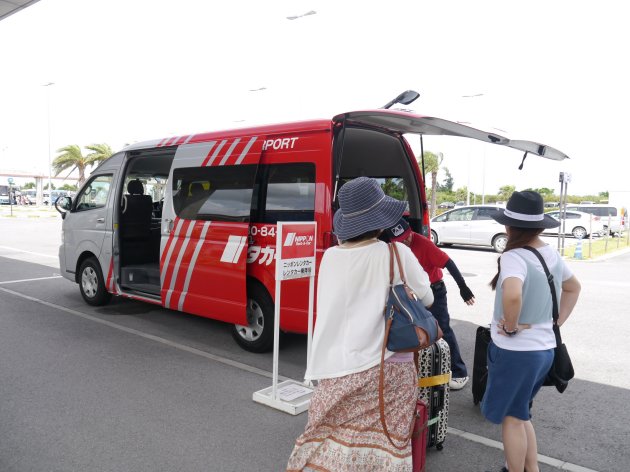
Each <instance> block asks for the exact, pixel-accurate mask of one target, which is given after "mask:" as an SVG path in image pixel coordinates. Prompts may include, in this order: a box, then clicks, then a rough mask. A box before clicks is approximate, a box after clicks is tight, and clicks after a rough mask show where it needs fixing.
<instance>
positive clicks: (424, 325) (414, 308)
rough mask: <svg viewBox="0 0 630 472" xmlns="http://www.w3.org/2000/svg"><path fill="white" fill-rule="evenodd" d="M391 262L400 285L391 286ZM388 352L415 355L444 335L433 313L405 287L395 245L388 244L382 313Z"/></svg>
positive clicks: (392, 278) (405, 282) (403, 274)
mask: <svg viewBox="0 0 630 472" xmlns="http://www.w3.org/2000/svg"><path fill="white" fill-rule="evenodd" d="M394 259H395V260H396V263H397V264H398V270H399V272H400V279H401V280H402V283H401V284H397V285H394ZM383 315H384V316H385V341H386V343H387V344H386V346H387V349H388V350H390V351H394V352H415V351H419V350H421V349H425V348H427V347H429V346H430V345H431V344H433V343H434V342H436V341H437V340H438V339H440V338H441V337H442V336H443V333H442V330H441V329H440V326H439V325H438V322H437V320H436V319H435V318H434V317H433V314H432V313H431V312H430V311H429V310H428V309H427V308H426V307H425V306H424V304H423V303H422V300H420V299H419V298H418V296H417V295H416V294H415V293H414V292H413V290H412V289H411V288H410V287H409V286H408V285H407V281H406V280H405V273H404V271H403V268H402V264H401V263H400V255H399V254H398V249H397V248H396V243H390V244H389V296H388V297H387V303H386V304H385V310H384V312H383Z"/></svg>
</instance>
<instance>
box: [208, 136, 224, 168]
mask: <svg viewBox="0 0 630 472" xmlns="http://www.w3.org/2000/svg"><path fill="white" fill-rule="evenodd" d="M225 143H227V139H224V140H223V141H221V142H220V143H219V145H218V146H217V148H216V149H215V150H214V152H213V153H212V157H211V158H210V160H209V161H208V163H207V164H206V165H207V166H211V165H212V163H213V162H214V160H215V159H216V158H217V156H218V155H219V153H220V152H221V149H223V146H225Z"/></svg>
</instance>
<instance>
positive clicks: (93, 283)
mask: <svg viewBox="0 0 630 472" xmlns="http://www.w3.org/2000/svg"><path fill="white" fill-rule="evenodd" d="M79 290H81V296H82V297H83V300H85V302H86V303H87V304H88V305H92V306H101V305H105V304H106V303H107V302H109V300H110V299H111V297H112V295H111V293H109V292H108V291H107V290H106V289H105V280H104V279H103V271H102V270H101V265H100V264H99V263H98V260H97V259H96V257H88V258H87V259H86V260H84V261H83V262H82V263H81V267H80V268H79Z"/></svg>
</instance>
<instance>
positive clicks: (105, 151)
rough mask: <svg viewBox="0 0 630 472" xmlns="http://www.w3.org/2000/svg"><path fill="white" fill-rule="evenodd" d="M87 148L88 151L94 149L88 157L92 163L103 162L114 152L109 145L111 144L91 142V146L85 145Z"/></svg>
mask: <svg viewBox="0 0 630 472" xmlns="http://www.w3.org/2000/svg"><path fill="white" fill-rule="evenodd" d="M85 149H87V150H88V151H92V152H91V153H90V154H88V155H87V158H88V159H89V160H90V163H91V164H94V163H96V162H102V161H104V160H105V159H109V158H110V157H111V155H112V154H114V152H113V151H112V148H111V147H109V144H105V143H102V144H90V145H89V146H85Z"/></svg>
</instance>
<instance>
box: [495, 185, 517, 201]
mask: <svg viewBox="0 0 630 472" xmlns="http://www.w3.org/2000/svg"><path fill="white" fill-rule="evenodd" d="M515 190H516V187H515V186H514V185H504V186H503V187H501V188H500V189H499V194H498V195H497V198H498V199H499V200H502V201H507V200H509V199H510V197H511V196H512V194H513V193H514V191H515Z"/></svg>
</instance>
